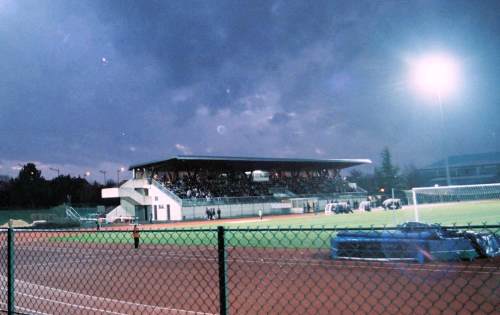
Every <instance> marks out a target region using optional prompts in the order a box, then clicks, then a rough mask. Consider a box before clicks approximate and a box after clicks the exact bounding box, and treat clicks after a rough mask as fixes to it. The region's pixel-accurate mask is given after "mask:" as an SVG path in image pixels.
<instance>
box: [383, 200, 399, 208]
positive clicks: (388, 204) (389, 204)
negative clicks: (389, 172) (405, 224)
mask: <svg viewBox="0 0 500 315" xmlns="http://www.w3.org/2000/svg"><path fill="white" fill-rule="evenodd" d="M382 208H384V210H387V209H389V210H397V209H401V208H402V206H401V199H397V198H389V199H386V200H384V202H382Z"/></svg>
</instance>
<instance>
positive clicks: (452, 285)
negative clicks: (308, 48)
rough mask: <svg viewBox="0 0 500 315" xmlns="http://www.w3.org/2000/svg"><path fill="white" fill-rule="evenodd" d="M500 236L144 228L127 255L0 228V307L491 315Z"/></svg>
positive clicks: (482, 231)
mask: <svg viewBox="0 0 500 315" xmlns="http://www.w3.org/2000/svg"><path fill="white" fill-rule="evenodd" d="M465 231H473V232H475V234H474V233H470V232H468V233H465ZM432 233H438V234H439V233H441V234H439V235H441V236H443V235H445V236H446V237H445V238H444V239H438V238H436V235H437V234H436V235H435V234H432ZM443 233H444V234H443ZM471 235H475V236H478V237H479V238H478V239H482V240H485V241H484V242H483V243H481V244H478V243H477V242H476V243H474V241H471ZM499 237H500V225H488V226H486V225H484V226H460V227H459V226H455V227H447V228H445V229H439V232H436V231H434V232H433V231H427V230H420V229H419V228H418V227H417V228H412V229H410V230H408V231H406V232H402V231H401V230H397V229H394V228H391V229H388V228H383V227H379V228H357V229H355V230H353V229H342V228H267V229H262V228H256V229H251V228H248V229H241V228H224V227H218V228H217V229H180V230H143V231H140V242H139V246H138V248H135V247H134V240H133V235H132V232H131V230H126V231H125V230H101V231H91V230H65V231H62V230H22V229H15V230H14V229H8V230H0V245H1V251H0V274H1V278H0V288H1V290H0V309H1V310H2V311H3V312H5V313H9V314H230V313H231V314H359V313H362V314H363V313H364V314H368V313H369V314H401V313H415V314H437V313H464V314H467V313H470V314H472V313H483V314H493V313H495V312H498V310H499V309H500V258H499V257H481V255H482V256H488V253H486V252H484V250H482V249H484V248H493V245H494V244H493V243H494V242H495V241H498V238H499ZM488 242H490V244H489V247H488V246H487V245H488V244H486V243H488ZM443 244H445V245H443ZM467 244H469V245H467ZM485 244H486V245H485ZM478 245H482V246H483V247H478ZM489 254H491V253H489ZM489 256H492V255H489Z"/></svg>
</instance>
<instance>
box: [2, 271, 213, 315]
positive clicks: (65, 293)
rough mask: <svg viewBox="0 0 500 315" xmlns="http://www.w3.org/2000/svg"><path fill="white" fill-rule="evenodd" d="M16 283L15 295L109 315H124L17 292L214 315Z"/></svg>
mask: <svg viewBox="0 0 500 315" xmlns="http://www.w3.org/2000/svg"><path fill="white" fill-rule="evenodd" d="M0 277H5V276H0ZM16 283H19V284H24V286H25V288H16V295H23V296H27V297H29V298H33V299H38V300H42V301H46V302H52V303H56V304H62V305H66V306H70V307H75V308H80V309H87V310H92V311H98V312H105V313H109V314H117V315H123V314H124V313H119V312H116V311H109V310H105V309H100V308H93V307H89V306H85V305H81V304H74V303H67V302H63V301H60V300H59V299H47V298H44V297H40V296H35V295H32V294H29V293H25V292H19V291H23V289H29V290H30V291H41V290H40V289H43V290H46V291H48V292H50V293H51V295H52V296H53V297H54V295H55V294H53V292H57V293H58V295H56V296H57V297H59V298H60V297H65V298H73V299H74V300H76V299H78V298H83V299H87V300H97V301H98V302H101V303H102V302H107V303H112V304H113V305H116V304H118V305H128V306H133V307H135V308H138V309H139V310H140V309H144V308H145V309H152V310H153V311H155V310H156V311H167V312H174V313H182V314H196V315H215V314H212V313H207V312H197V311H190V310H183V309H177V308H173V307H163V306H155V305H149V304H141V303H135V302H130V301H122V300H117V299H111V298H105V297H99V296H94V295H88V294H83V293H78V292H73V291H67V290H62V289H58V288H53V287H48V286H44V285H40V284H35V283H32V282H28V281H24V280H16ZM21 287H22V286H21ZM0 290H3V291H6V290H7V288H3V287H0ZM77 297H78V298H77ZM86 304H88V303H86ZM16 307H17V306H16Z"/></svg>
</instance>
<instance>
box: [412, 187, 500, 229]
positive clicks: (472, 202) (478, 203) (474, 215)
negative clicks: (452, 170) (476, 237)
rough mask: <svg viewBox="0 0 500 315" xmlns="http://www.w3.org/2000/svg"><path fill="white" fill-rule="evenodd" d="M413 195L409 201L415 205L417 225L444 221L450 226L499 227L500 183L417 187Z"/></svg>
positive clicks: (413, 189) (413, 190)
mask: <svg viewBox="0 0 500 315" xmlns="http://www.w3.org/2000/svg"><path fill="white" fill-rule="evenodd" d="M409 192H411V198H410V195H408V201H409V202H411V203H413V208H414V219H415V221H417V222H420V221H426V222H427V223H437V222H429V221H432V220H433V219H434V220H436V221H439V220H443V219H444V220H447V222H450V223H459V222H461V223H464V222H467V223H478V224H479V223H484V222H487V223H492V224H497V223H499V221H500V183H494V184H477V185H453V186H435V187H415V188H412V190H411V191H409ZM423 216H424V218H423ZM425 216H426V217H427V218H425ZM438 219H439V220H438ZM453 219H455V220H456V222H452V221H453ZM467 220H469V221H467ZM481 220H484V221H481Z"/></svg>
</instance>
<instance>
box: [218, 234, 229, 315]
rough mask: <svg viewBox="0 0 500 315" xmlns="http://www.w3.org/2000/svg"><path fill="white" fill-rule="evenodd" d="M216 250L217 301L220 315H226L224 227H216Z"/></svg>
mask: <svg viewBox="0 0 500 315" xmlns="http://www.w3.org/2000/svg"><path fill="white" fill-rule="evenodd" d="M217 241H218V242H217V243H218V246H217V250H218V253H219V259H218V262H219V301H220V314H221V315H227V314H228V312H227V286H226V285H227V274H226V264H227V261H226V248H225V240H224V227H223V226H218V227H217Z"/></svg>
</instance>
